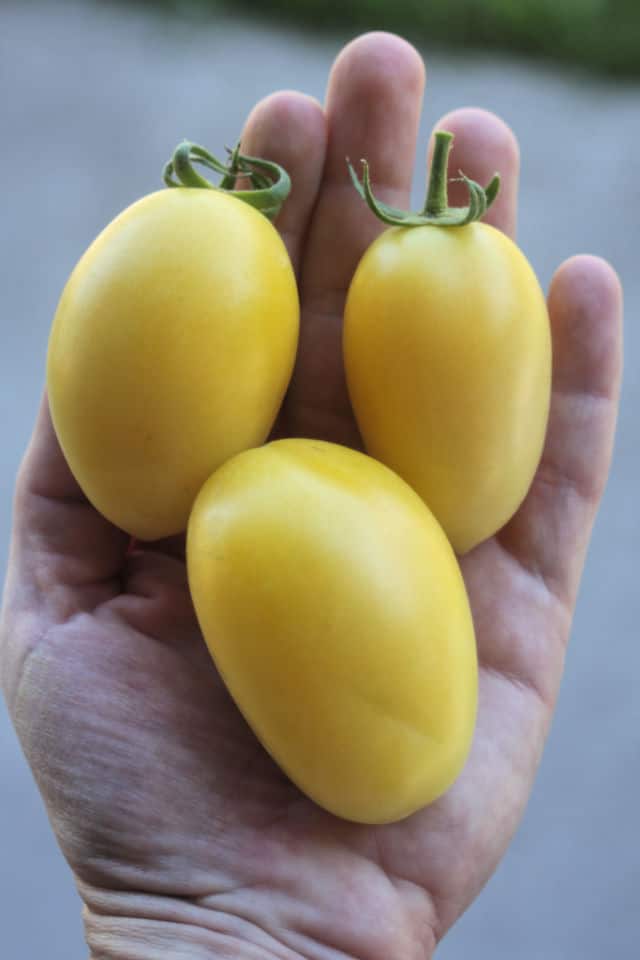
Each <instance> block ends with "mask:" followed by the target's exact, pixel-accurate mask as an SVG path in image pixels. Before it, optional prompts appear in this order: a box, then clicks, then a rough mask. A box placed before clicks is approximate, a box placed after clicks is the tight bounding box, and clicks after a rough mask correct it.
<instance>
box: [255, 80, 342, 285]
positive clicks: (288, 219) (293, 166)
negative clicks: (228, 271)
mask: <svg viewBox="0 0 640 960" xmlns="http://www.w3.org/2000/svg"><path fill="white" fill-rule="evenodd" d="M326 147H327V123H326V118H325V113H324V110H323V108H322V105H321V104H320V103H319V102H318V101H317V100H316V99H315V98H314V97H310V96H308V95H307V94H304V93H298V92H297V91H294V90H280V91H278V92H276V93H272V94H270V95H269V96H268V97H265V98H264V99H263V100H260V101H259V102H258V103H257V104H256V106H255V107H254V108H253V110H252V111H251V113H250V114H249V117H248V119H247V122H246V124H245V127H244V130H243V133H242V148H243V152H244V153H246V154H249V155H250V156H259V157H264V158H265V159H267V160H271V161H273V162H275V163H278V164H280V166H282V167H284V169H285V170H286V171H287V173H288V175H289V177H290V180H291V193H290V194H289V196H288V198H287V200H286V203H285V204H284V206H283V208H282V211H281V212H280V214H279V215H278V218H277V221H276V225H277V227H278V230H279V231H280V233H281V235H282V238H283V240H284V242H285V244H286V246H287V249H288V251H289V256H290V257H291V262H292V263H293V266H294V268H295V269H296V270H297V268H298V266H299V263H300V256H301V247H302V241H303V237H304V235H305V232H306V230H307V226H308V221H309V217H310V215H311V211H312V210H313V207H314V204H315V202H316V198H317V194H318V190H319V187H320V182H321V179H322V171H323V169H324V163H325V155H326ZM240 185H241V186H243V184H240Z"/></svg>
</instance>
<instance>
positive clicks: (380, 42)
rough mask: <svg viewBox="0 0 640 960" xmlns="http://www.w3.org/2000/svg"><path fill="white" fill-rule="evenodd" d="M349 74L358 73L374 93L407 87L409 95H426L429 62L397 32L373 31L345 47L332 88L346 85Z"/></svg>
mask: <svg viewBox="0 0 640 960" xmlns="http://www.w3.org/2000/svg"><path fill="white" fill-rule="evenodd" d="M345 74H348V75H349V77H350V78H351V77H352V75H354V74H357V75H358V77H359V79H360V82H361V83H362V84H364V85H366V87H367V89H368V90H370V89H371V87H372V85H376V86H378V87H379V88H380V90H381V92H383V93H384V92H385V90H386V89H387V87H388V85H389V84H390V83H393V84H394V85H402V86H406V89H407V95H408V96H415V95H416V94H419V95H420V96H422V93H423V92H424V87H425V83H426V68H425V63H424V60H423V59H422V57H421V56H420V54H419V53H418V51H417V50H416V48H415V47H414V46H413V44H411V43H409V41H408V40H405V39H404V38H403V37H401V36H399V35H398V34H395V33H389V32H387V31H384V30H371V31H369V32H368V33H363V34H361V35H360V36H358V37H356V38H355V39H354V40H352V41H351V42H350V43H347V44H346V46H344V47H343V48H342V50H341V51H340V53H339V54H338V56H337V57H336V59H335V61H334V64H333V67H332V69H331V73H330V76H329V87H331V86H332V85H333V84H334V83H336V82H342V81H343V80H344V79H345Z"/></svg>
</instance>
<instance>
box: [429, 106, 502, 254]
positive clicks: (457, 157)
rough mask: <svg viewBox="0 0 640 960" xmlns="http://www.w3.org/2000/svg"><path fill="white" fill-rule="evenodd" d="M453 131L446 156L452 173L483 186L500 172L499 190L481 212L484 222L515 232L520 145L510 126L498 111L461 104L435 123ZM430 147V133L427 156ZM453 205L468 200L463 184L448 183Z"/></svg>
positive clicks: (430, 149) (437, 127)
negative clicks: (464, 176)
mask: <svg viewBox="0 0 640 960" xmlns="http://www.w3.org/2000/svg"><path fill="white" fill-rule="evenodd" d="M433 129H434V133H435V131H436V130H448V131H449V132H450V133H452V134H453V136H454V140H453V146H452V150H451V156H450V160H449V169H450V175H451V176H457V174H458V173H459V171H462V172H463V173H465V174H466V175H467V176H468V177H471V179H472V180H476V181H477V182H478V183H480V184H481V185H482V186H486V185H487V184H488V183H489V181H490V180H491V178H492V177H493V175H494V174H495V173H499V174H500V191H499V193H498V196H497V198H496V200H495V202H494V203H493V205H492V206H491V208H490V209H489V211H488V212H487V213H486V215H485V216H484V218H483V219H484V222H485V223H488V224H491V225H492V226H494V227H497V228H498V229H500V230H502V231H503V232H504V233H506V234H508V235H509V236H511V237H513V236H515V232H516V221H517V203H518V183H519V178H520V147H519V144H518V140H517V138H516V135H515V134H514V132H513V130H512V129H511V127H510V126H509V125H508V124H507V123H506V122H505V121H504V120H503V119H502V118H501V117H499V116H498V115H497V114H495V113H492V112H491V111H490V110H483V109H482V108H480V107H461V108H459V109H457V110H452V111H450V112H449V113H446V114H444V116H443V117H441V118H440V120H439V121H438V122H437V123H436V125H435V126H434V128H433ZM432 149H433V135H432V137H431V140H430V144H429V157H430V156H431V151H432ZM450 199H451V203H452V205H454V206H456V205H458V204H459V205H463V204H466V203H467V202H468V198H467V197H466V196H465V188H464V186H463V185H462V184H458V183H452V184H451V187H450Z"/></svg>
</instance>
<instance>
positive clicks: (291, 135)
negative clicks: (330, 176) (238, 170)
mask: <svg viewBox="0 0 640 960" xmlns="http://www.w3.org/2000/svg"><path fill="white" fill-rule="evenodd" d="M326 135H327V130H326V121H325V115H324V110H323V108H322V104H321V103H320V102H319V101H318V100H317V99H316V98H315V97H312V96H309V95H308V94H305V93H299V92H298V91H296V90H278V91H276V92H275V93H271V94H269V96H267V97H264V98H263V99H262V100H259V101H258V103H257V104H256V105H255V106H254V108H253V109H252V110H251V112H250V114H249V116H248V118H247V122H246V124H245V128H244V132H243V138H242V140H243V147H244V149H245V150H247V152H251V151H255V152H259V151H260V150H264V149H265V147H266V148H269V149H271V150H273V149H274V148H276V149H277V150H278V152H283V153H284V152H289V153H291V152H293V151H295V155H296V158H297V157H298V156H299V155H300V154H301V153H304V154H307V155H314V154H315V152H316V151H317V149H318V146H322V147H324V143H325V141H326ZM247 144H248V146H247ZM268 159H269V158H268ZM283 165H284V164H283Z"/></svg>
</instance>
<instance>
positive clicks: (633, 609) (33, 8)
mask: <svg viewBox="0 0 640 960" xmlns="http://www.w3.org/2000/svg"><path fill="white" fill-rule="evenodd" d="M344 39H346V37H342V38H341V37H335V38H334V39H332V40H329V39H326V38H325V39H323V40H317V39H314V38H313V37H312V36H309V35H304V34H298V33H294V32H291V33H285V32H283V31H278V32H276V31H274V30H271V29H265V28H255V27H252V26H250V25H249V24H248V23H247V22H241V21H229V20H224V21H220V22H217V23H215V24H212V25H210V26H208V27H206V28H205V27H203V26H202V25H197V24H189V23H177V22H167V21H166V20H164V19H162V18H160V17H154V16H149V15H145V14H143V13H141V12H139V11H132V10H128V9H126V8H124V7H118V8H111V7H109V6H108V5H106V4H97V3H96V4H93V3H91V4H83V3H71V2H69V3H66V2H60V3H57V2H44V0H41V2H37V0H32V2H18V0H8V2H7V0H5V2H4V3H3V4H2V6H1V7H0V138H1V139H2V150H0V182H1V183H2V192H1V193H0V291H1V293H0V297H1V302H2V311H1V313H0V431H1V435H2V442H1V444H0V575H3V574H4V569H5V560H6V548H7V545H8V540H9V530H10V512H11V491H12V486H13V478H14V474H15V470H16V467H17V464H18V462H19V458H20V455H21V452H22V450H23V447H24V445H25V443H26V441H27V438H28V435H29V432H30V428H31V423H32V419H33V415H34V412H35V410H36V406H37V403H38V397H39V393H40V389H41V385H42V380H43V364H44V356H45V349H46V341H47V334H48V328H49V324H50V320H51V315H52V312H53V310H54V308H55V305H56V301H57V298H58V295H59V293H60V290H61V287H62V285H63V283H64V281H65V279H66V276H67V274H68V272H69V270H70V269H71V267H72V266H73V264H74V262H75V260H76V259H77V257H78V256H79V254H80V253H81V252H82V250H83V249H84V248H85V247H86V245H87V243H88V242H89V241H90V240H91V239H92V238H93V237H94V235H95V234H96V233H97V232H98V230H99V229H100V228H101V227H102V226H103V225H104V224H105V223H106V222H107V221H108V220H110V219H111V218H112V217H113V216H114V214H115V213H116V212H118V211H119V210H121V209H122V208H123V207H124V206H126V205H127V204H128V203H129V202H131V201H132V200H133V199H135V198H136V197H138V196H140V195H142V194H143V193H145V192H148V191H149V190H150V189H152V188H155V187H156V186H158V185H159V181H158V167H159V164H160V162H161V161H163V160H164V159H165V155H166V154H167V150H168V149H169V148H171V147H172V146H173V144H174V142H175V141H177V139H179V138H180V137H182V136H185V135H188V136H189V137H191V138H193V139H196V140H201V141H203V142H206V143H207V144H211V145H219V144H223V143H226V142H231V141H232V140H233V139H234V138H235V136H236V135H237V133H238V131H239V127H240V125H241V122H242V118H243V117H244V116H245V114H246V112H247V111H248V109H249V108H250V107H251V106H252V104H253V103H254V102H255V100H256V99H257V98H259V97H261V96H262V95H264V94H265V93H267V92H270V91H271V90H273V89H276V88H280V87H291V86H296V87H298V88H300V89H302V90H304V91H306V92H308V93H311V94H314V95H316V96H318V97H320V98H321V97H322V96H323V92H324V86H325V80H326V73H327V69H328V67H329V65H330V63H331V61H332V59H333V57H334V55H335V54H336V52H337V51H338V49H339V47H340V45H341V42H342V40H344ZM424 52H425V55H426V56H427V60H428V67H429V77H430V81H429V89H428V96H427V101H426V106H425V119H424V128H423V131H422V136H421V143H420V155H421V156H422V155H424V149H425V143H426V138H427V134H428V129H429V127H430V125H431V123H432V122H433V121H435V120H436V119H437V117H438V116H440V115H441V114H442V113H444V112H445V111H446V110H448V109H450V108H452V107H454V106H458V105H461V104H464V103H468V102H472V103H475V104H478V105H481V106H484V107H488V108H490V109H492V110H495V111H497V112H498V113H500V114H501V115H502V116H503V117H505V119H507V120H508V121H509V122H510V123H512V125H513V127H514V129H515V131H516V133H517V135H518V137H519V139H520V144H521V148H522V158H523V170H522V208H521V214H520V225H521V226H520V243H521V246H522V247H523V249H524V250H525V252H526V253H527V255H528V256H529V257H530V259H531V261H532V263H533V265H534V267H535V269H536V270H537V272H538V274H539V276H540V278H541V279H542V281H543V283H544V284H545V285H546V284H547V283H548V281H549V279H550V277H551V274H552V271H553V269H554V268H555V267H556V265H557V264H559V263H560V261H561V260H563V259H564V258H565V257H567V256H569V255H571V254H573V253H577V252H591V253H596V254H601V255H603V256H605V257H607V258H608V259H609V260H611V261H612V262H613V264H614V265H615V266H616V268H617V269H618V271H619V272H620V274H621V276H622V279H623V282H624V284H625V288H626V308H627V310H626V312H627V318H628V323H627V333H626V349H627V360H626V376H625V385H624V391H623V404H622V412H621V418H620V429H619V436H618V442H617V446H616V452H615V459H614V466H613V473H612V477H611V481H610V484H609V488H608V491H607V494H606V497H605V502H604V506H603V509H602V511H601V514H600V517H599V520H598V523H597V526H596V530H595V535H594V539H593V543H592V548H591V552H590V555H589V559H588V563H587V567H586V572H585V578H584V582H583V588H582V593H581V597H580V602H579V607H578V612H577V616H576V620H575V624H574V630H573V639H572V644H571V647H570V650H569V655H568V662H567V672H566V677H565V681H564V684H563V688H562V693H561V698H560V704H559V708H558V713H557V716H556V720H555V723H554V727H553V731H552V734H551V738H550V742H549V745H548V748H547V751H546V754H545V757H544V761H543V764H542V769H541V772H540V776H539V779H538V781H537V784H536V787H535V790H534V793H533V797H532V800H531V803H530V805H529V808H528V811H527V814H526V816H525V819H524V822H523V824H522V827H521V829H520V831H519V833H518V835H517V837H516V839H515V842H514V844H513V846H512V847H511V849H510V851H509V853H508V855H507V857H506V858H505V860H504V862H503V864H502V865H501V867H500V868H499V870H498V872H497V873H496V875H495V876H494V878H493V879H492V880H491V881H490V883H489V885H488V886H487V888H486V891H485V892H484V894H483V895H482V896H481V897H480V898H479V899H478V901H477V902H476V904H475V905H474V906H473V907H472V908H471V909H470V910H469V911H468V913H467V914H466V915H465V917H464V918H463V919H462V921H461V922H460V923H459V924H458V926H457V927H456V928H455V930H454V931H453V932H452V933H451V935H450V936H449V937H448V938H447V940H446V941H445V942H444V944H443V946H442V948H441V951H440V953H439V956H440V957H442V958H443V960H463V958H464V960H467V958H469V957H473V958H474V960H482V958H486V960H512V958H514V957H517V958H518V960H576V958H578V957H579V958H581V960H601V958H603V957H616V958H620V960H626V958H632V957H635V956H637V953H638V946H637V917H638V912H639V909H640V838H639V836H638V829H637V810H638V802H639V791H640V698H639V697H638V694H637V689H636V684H637V680H636V678H637V676H638V672H639V671H640V645H639V644H638V622H639V620H640V590H639V589H638V585H637V569H638V565H637V554H638V550H639V548H640V519H639V512H638V502H637V501H638V490H639V489H640V463H639V458H638V419H637V418H638V416H639V414H640V382H639V370H640V333H639V328H638V323H637V317H638V315H639V313H640V270H639V269H638V248H639V246H640V230H639V228H638V220H639V216H640V190H639V187H638V183H639V181H638V174H637V170H638V162H637V160H638V153H639V151H640V91H639V89H638V88H635V89H634V88H631V87H624V86H616V85H607V84H605V83H603V82H596V81H594V80H587V79H585V78H582V77H579V76H576V75H571V74H566V73H562V72H560V71H555V72H554V71H552V70H549V69H542V68H536V67H532V66H523V65H521V64H518V63H516V62H512V61H510V60H508V59H503V60H498V59H497V58H495V57H492V58H491V59H487V60H484V59H482V58H476V59H472V60H470V61H469V62H466V63H463V62H462V61H460V60H456V59H454V58H448V57H445V56H443V55H437V56H436V55H434V56H429V55H428V52H427V51H424ZM419 192H420V190H416V199H417V194H418V193H419ZM0 811H1V816H0V918H1V923H0V940H1V941H2V942H1V943H0V955H2V956H4V957H7V958H11V960H14V958H16V960H17V958H22V957H24V958H31V957H36V956H42V957H47V960H62V958H64V960H80V958H82V957H85V956H86V949H85V948H84V946H83V940H82V931H81V923H80V917H79V912H78V905H79V901H78V898H77V896H76V894H75V891H74V888H73V884H72V880H71V876H70V874H69V872H68V870H67V868H66V866H65V864H64V862H63V861H62V858H61V857H60V855H59V853H58V852H57V848H56V846H55V843H54V841H53V839H52V837H51V834H50V831H49V827H48V823H47V820H46V816H45V813H44V811H43V808H42V805H41V802H40V800H39V797H38V794H37V793H36V790H35V787H34V785H33V782H32V780H31V778H30V774H29V772H28V770H27V768H26V765H25V762H24V760H23V758H22V755H21V753H20V751H19V748H18V746H17V743H16V740H15V736H14V734H13V731H12V729H11V727H10V725H9V722H8V719H7V717H6V713H5V711H4V710H0Z"/></svg>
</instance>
